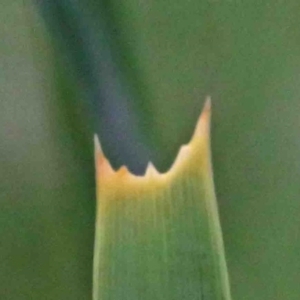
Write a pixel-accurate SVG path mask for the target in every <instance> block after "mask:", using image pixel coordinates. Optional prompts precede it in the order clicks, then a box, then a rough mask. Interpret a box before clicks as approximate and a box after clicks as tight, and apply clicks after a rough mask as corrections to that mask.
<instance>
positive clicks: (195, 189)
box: [93, 101, 231, 300]
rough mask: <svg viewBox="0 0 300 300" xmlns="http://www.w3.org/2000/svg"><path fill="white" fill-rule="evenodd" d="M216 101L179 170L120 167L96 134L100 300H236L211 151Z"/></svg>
mask: <svg viewBox="0 0 300 300" xmlns="http://www.w3.org/2000/svg"><path fill="white" fill-rule="evenodd" d="M209 123H210V102H209V101H207V103H206V106H205V108H204V111H203V113H202V115H201V118H200V120H199V123H198V125H197V128H196V131H195V133H194V136H193V138H192V140H191V142H190V143H189V144H188V145H186V146H183V147H182V148H181V150H180V152H179V154H178V157H177V159H176V161H175V163H174V164H173V166H172V167H171V169H170V170H169V171H168V172H166V173H164V174H161V173H159V172H157V171H156V169H155V168H154V166H153V165H152V164H149V166H148V168H147V171H146V174H145V175H144V176H135V175H133V174H131V173H130V172H129V171H128V170H127V168H126V167H122V168H120V169H119V170H118V171H114V170H113V169H112V168H111V166H110V164H109V162H108V160H107V159H106V158H105V156H104V155H103V153H102V150H101V148H100V144H98V143H97V139H96V168H97V184H98V189H97V195H98V208H97V224H96V242H95V255H94V298H93V299H94V300H100V299H101V300H106V299H114V300H119V299H120V300H121V299H122V300H127V299H128V300H129V299H130V300H135V299H136V300H138V299H144V300H148V299H149V300H150V299H156V300H158V299H172V300H176V299H178V300H179V299H180V300H182V299H187V300H189V299H190V300H195V299H207V300H229V299H231V297H230V290H229V282H228V276H227V268H226V263H225V255H224V249H223V242H222V236H221V228H220V224H219V219H218V212H217V206H216V199H215V194H214V186H213V180H212V172H211V165H210V149H209V127H210V126H209Z"/></svg>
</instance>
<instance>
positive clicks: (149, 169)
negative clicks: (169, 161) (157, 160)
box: [145, 162, 160, 178]
mask: <svg viewBox="0 0 300 300" xmlns="http://www.w3.org/2000/svg"><path fill="white" fill-rule="evenodd" d="M157 175H160V173H159V172H158V171H157V170H156V168H155V166H154V165H153V163H152V162H149V163H148V166H147V169H146V173H145V177H149V178H151V177H154V176H157Z"/></svg>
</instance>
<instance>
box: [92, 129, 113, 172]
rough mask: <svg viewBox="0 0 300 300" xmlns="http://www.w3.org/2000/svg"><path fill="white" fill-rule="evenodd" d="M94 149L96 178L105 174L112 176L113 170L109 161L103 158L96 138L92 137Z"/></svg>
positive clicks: (95, 136)
mask: <svg viewBox="0 0 300 300" xmlns="http://www.w3.org/2000/svg"><path fill="white" fill-rule="evenodd" d="M94 147H95V164H96V171H97V177H98V174H99V176H102V175H107V174H112V173H113V172H114V170H113V169H112V167H111V165H110V163H109V161H108V160H107V158H106V157H105V155H104V153H103V151H102V148H101V144H100V141H99V138H98V136H97V135H96V134H95V135H94Z"/></svg>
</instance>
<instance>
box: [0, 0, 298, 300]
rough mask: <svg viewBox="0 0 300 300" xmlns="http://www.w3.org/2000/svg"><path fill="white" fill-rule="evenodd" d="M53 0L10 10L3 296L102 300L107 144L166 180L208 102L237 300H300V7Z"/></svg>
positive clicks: (5, 33)
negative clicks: (99, 156) (101, 176)
mask: <svg viewBox="0 0 300 300" xmlns="http://www.w3.org/2000/svg"><path fill="white" fill-rule="evenodd" d="M45 3H46V2H45V1H36V2H34V3H31V2H30V1H28V2H25V1H21V0H15V1H8V0H2V2H1V10H0V16H1V20H2V22H1V29H0V38H1V44H0V66H1V75H0V91H1V97H0V128H1V129H0V138H1V144H0V145H1V146H0V163H1V165H0V207H1V208H0V236H1V241H0V266H1V267H0V298H1V299H5V300H6V299H9V300H11V299H12V300H15V299H33V300H35V299H72V300H74V299H91V278H92V276H91V273H92V248H93V233H94V232H93V227H94V202H95V193H94V177H93V176H94V175H93V174H94V168H93V149H92V142H91V141H92V134H93V132H94V131H96V132H98V133H99V134H100V138H101V140H102V143H103V148H104V150H105V152H106V154H107V156H108V157H109V158H110V159H111V160H112V163H113V165H114V166H119V165H121V164H123V163H126V164H128V165H129V167H130V168H131V169H132V170H134V171H137V172H142V170H143V168H144V166H145V164H146V161H147V160H148V159H152V160H154V162H155V164H156V165H157V167H158V169H160V170H166V169H167V168H168V167H169V166H170V164H171V163H172V160H173V158H174V157H175V155H176V153H177V151H178V148H179V146H180V145H181V144H182V143H186V142H187V141H188V140H189V138H190V136H191V134H192V131H193V127H194V125H195V122H196V119H197V117H198V116H199V114H200V111H201V107H202V105H203V102H204V98H205V96H206V95H208V94H209V95H211V96H212V100H213V129H212V150H213V162H214V171H215V183H216V189H217V195H218V201H219V206H220V213H221V223H222V226H223V231H224V239H225V247H226V252H227V260H228V265H229V271H230V277H231V285H232V294H233V299H236V300H237V299H245V300H257V299H263V300H274V299H278V300H281V299H286V300H298V299H299V298H300V285H299V278H300V221H299V220H300V184H299V180H300V179H299V178H300V166H299V163H298V157H299V153H300V139H299V131H300V121H299V113H300V102H299V95H300V84H299V81H300V75H299V74H300V72H299V70H300V3H299V2H298V1H297V0H285V1H283V0H277V1H258V0H254V1H246V0H210V1H208V0H203V1H202V0H201V1H196V0H192V1H183V0H176V1H174V0H173V1H161V0H160V1H138V0H122V1H116V0H112V1H100V0H99V1H96V0H94V1H93V0H86V1H71V0H64V1H53V3H59V4H57V6H56V7H55V9H54V8H53V7H54V6H53V7H51V5H50V6H49V5H48V6H47V3H46V4H45ZM66 37H73V39H71V40H69V39H67V38H66ZM84 37H86V38H84ZM97 53H98V54H97ZM95 66H98V67H97V68H96V67H95ZM90 70H93V71H90ZM111 103H113V104H111ZM120 108H121V109H120ZM124 112H125V113H124ZM106 123H107V124H109V126H105V124H106ZM124 124H129V125H128V126H127V125H126V126H125V127H124ZM136 149H138V150H136ZM137 153H140V154H139V155H138V156H137ZM135 158H136V159H135Z"/></svg>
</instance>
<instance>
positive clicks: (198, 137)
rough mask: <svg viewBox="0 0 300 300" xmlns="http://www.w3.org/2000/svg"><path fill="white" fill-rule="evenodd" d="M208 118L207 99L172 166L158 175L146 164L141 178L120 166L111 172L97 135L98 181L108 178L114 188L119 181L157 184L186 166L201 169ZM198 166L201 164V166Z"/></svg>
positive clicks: (206, 152)
mask: <svg viewBox="0 0 300 300" xmlns="http://www.w3.org/2000/svg"><path fill="white" fill-rule="evenodd" d="M210 116H211V99H210V97H207V99H206V102H205V104H204V107H203V109H202V113H201V115H200V117H199V120H198V122H197V125H196V128H195V132H194V135H193V137H192V139H191V141H190V143H188V144H187V145H183V146H181V147H180V150H179V152H178V154H177V157H176V159H175V160H174V163H173V165H172V166H171V168H170V169H169V170H168V171H167V172H165V173H160V172H159V171H158V170H157V169H156V168H155V166H154V165H153V163H152V162H149V163H148V165H147V168H146V171H145V175H143V176H138V175H134V174H132V173H131V172H130V171H129V170H128V169H127V167H126V166H122V167H121V168H120V169H119V170H117V171H115V170H113V168H112V167H111V165H110V163H109V161H108V160H107V158H106V157H105V155H104V153H103V151H102V149H101V145H100V142H99V139H98V137H97V135H95V136H94V141H95V157H96V169H97V177H98V180H100V181H101V180H106V179H109V178H110V179H109V180H110V181H111V180H112V181H111V182H115V184H116V186H117V185H118V183H120V182H119V180H122V181H123V180H129V181H130V182H144V183H146V182H148V180H149V179H151V181H152V179H155V180H157V181H158V182H159V181H164V180H165V179H167V178H172V177H173V176H174V175H175V174H179V173H180V172H181V171H180V170H181V169H182V168H186V167H187V166H193V167H192V169H195V168H202V167H203V163H201V162H205V161H208V160H209V131H210ZM200 164H202V166H201V165H200ZM194 166H195V168H194Z"/></svg>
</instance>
